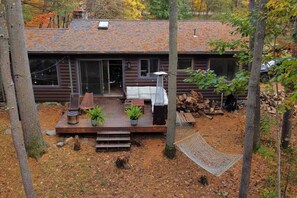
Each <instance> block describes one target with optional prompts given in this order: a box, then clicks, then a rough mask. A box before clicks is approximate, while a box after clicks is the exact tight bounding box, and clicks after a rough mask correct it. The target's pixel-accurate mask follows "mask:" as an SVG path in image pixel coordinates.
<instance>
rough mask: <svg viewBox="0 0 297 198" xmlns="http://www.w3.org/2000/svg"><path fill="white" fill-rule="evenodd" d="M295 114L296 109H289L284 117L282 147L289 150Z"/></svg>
mask: <svg viewBox="0 0 297 198" xmlns="http://www.w3.org/2000/svg"><path fill="white" fill-rule="evenodd" d="M293 113H294V108H292V109H288V110H287V111H286V112H285V113H284V115H283V122H282V140H281V141H282V147H283V148H284V149H287V148H288V147H289V143H290V139H291V135H292V121H291V119H292V117H293Z"/></svg>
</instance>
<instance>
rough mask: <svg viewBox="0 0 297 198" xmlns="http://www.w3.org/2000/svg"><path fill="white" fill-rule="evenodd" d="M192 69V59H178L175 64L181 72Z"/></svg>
mask: <svg viewBox="0 0 297 198" xmlns="http://www.w3.org/2000/svg"><path fill="white" fill-rule="evenodd" d="M188 68H192V59H190V58H179V59H178V62H177V69H178V70H183V69H188Z"/></svg>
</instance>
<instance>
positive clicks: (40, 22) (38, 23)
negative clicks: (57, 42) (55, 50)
mask: <svg viewBox="0 0 297 198" xmlns="http://www.w3.org/2000/svg"><path fill="white" fill-rule="evenodd" d="M55 15H56V13H55V12H49V13H44V14H37V15H34V16H33V18H32V20H31V21H27V22H26V26H27V27H43V28H46V27H48V25H49V23H50V18H51V17H54V16H55Z"/></svg>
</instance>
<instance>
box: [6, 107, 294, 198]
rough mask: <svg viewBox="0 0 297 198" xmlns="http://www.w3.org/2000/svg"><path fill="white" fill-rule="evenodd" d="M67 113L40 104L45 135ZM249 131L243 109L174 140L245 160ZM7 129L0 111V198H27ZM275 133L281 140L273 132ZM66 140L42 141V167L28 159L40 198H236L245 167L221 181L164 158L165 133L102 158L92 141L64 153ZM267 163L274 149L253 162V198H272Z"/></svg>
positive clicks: (290, 190)
mask: <svg viewBox="0 0 297 198" xmlns="http://www.w3.org/2000/svg"><path fill="white" fill-rule="evenodd" d="M63 110H64V107H63V106H49V105H44V104H42V105H39V119H40V123H41V127H42V130H43V131H45V130H51V129H54V127H55V125H56V123H57V121H58V120H59V118H60V116H61V113H62V112H63ZM296 123H297V119H296V118H294V122H293V125H294V129H293V130H294V132H293V134H294V135H295V136H293V139H292V140H293V145H294V146H295V147H296V146H297V140H296V134H297V126H296V125H297V124H296ZM244 127H245V110H244V109H241V110H239V111H238V112H235V113H228V112H226V113H225V115H223V116H215V117H214V118H213V119H212V120H210V119H208V118H206V117H200V118H196V125H195V127H184V128H182V127H178V128H177V131H176V139H177V140H179V139H182V138H184V137H187V136H188V135H191V134H193V133H197V132H198V133H200V134H202V135H203V137H204V138H205V140H206V141H207V142H208V143H209V144H210V145H211V146H212V147H214V148H215V149H217V150H219V151H222V152H225V153H234V154H240V153H242V152H243V138H244ZM7 128H9V117H8V113H7V112H5V111H4V110H0V197H25V194H24V190H23V188H22V184H21V177H20V172H19V167H18V162H17V159H16V154H15V149H14V147H13V143H12V138H11V134H7ZM272 133H273V134H275V132H274V130H272ZM269 134H271V133H269ZM266 136H269V137H268V139H267V141H266V142H269V141H268V140H270V142H271V139H273V138H274V136H273V135H272V136H271V135H267V134H266ZM64 138H66V137H59V136H47V135H44V139H45V141H46V142H47V144H48V153H47V154H45V155H43V156H42V158H41V159H39V160H38V161H36V160H34V159H29V164H30V169H31V174H32V178H33V183H34V188H35V190H36V193H37V196H38V197H193V198H196V197H199V198H202V197H238V192H239V184H240V175H241V166H242V160H240V161H239V162H238V163H237V164H235V165H234V166H233V167H231V168H230V169H229V170H228V171H226V172H225V173H224V174H223V175H221V176H219V177H216V176H213V175H211V174H210V173H208V172H206V171H205V170H204V169H202V168H200V167H199V166H198V165H196V164H195V163H194V162H192V161H191V160H190V159H189V158H188V157H186V156H185V155H184V154H183V153H182V152H181V151H179V150H177V153H176V157H175V158H174V159H173V160H169V159H167V158H166V157H164V156H163V153H162V151H163V149H164V146H165V136H164V134H142V135H134V136H133V139H134V140H135V141H137V142H139V143H141V146H139V147H137V146H132V148H131V150H130V151H129V152H104V153H97V152H96V151H95V148H94V146H95V137H90V136H89V137H83V138H80V140H81V150H80V151H74V150H73V143H72V144H68V145H65V146H64V147H62V148H58V147H57V146H56V145H55V143H56V142H57V141H59V140H61V139H64ZM272 142H273V141H272ZM262 150H263V149H262ZM272 152H273V151H272ZM274 153H275V152H273V153H272V158H274V156H275V155H274ZM123 155H126V156H129V163H130V165H131V168H130V169H118V168H116V166H115V161H116V159H117V157H118V156H123ZM269 157H271V156H270V154H269V149H268V150H267V149H266V150H265V149H264V151H263V152H261V153H256V154H254V155H253V160H252V172H251V179H250V181H251V182H250V190H249V197H269V196H270V197H274V195H275V187H274V186H275V178H276V177H275V176H274V175H275V172H276V168H275V161H273V160H271V159H269ZM283 158H284V157H283ZM283 158H282V160H287V159H283ZM290 170H295V169H294V168H293V169H290ZM291 175H292V176H290V179H289V181H290V182H289V185H288V187H287V196H288V197H296V195H297V178H296V175H297V174H291ZM201 176H206V177H207V180H208V185H206V186H204V185H202V184H201V183H199V182H198V180H199V178H200V177H201ZM284 176H285V173H284ZM283 185H284V183H283Z"/></svg>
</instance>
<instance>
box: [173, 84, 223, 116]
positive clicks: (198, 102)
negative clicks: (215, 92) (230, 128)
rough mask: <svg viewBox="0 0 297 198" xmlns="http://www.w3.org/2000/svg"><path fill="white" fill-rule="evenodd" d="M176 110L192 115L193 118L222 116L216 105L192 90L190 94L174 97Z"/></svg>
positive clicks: (219, 108)
mask: <svg viewBox="0 0 297 198" xmlns="http://www.w3.org/2000/svg"><path fill="white" fill-rule="evenodd" d="M176 110H177V111H179V112H180V111H183V112H186V113H192V114H193V116H194V117H199V116H201V115H223V114H224V113H223V111H222V110H221V107H220V106H219V105H218V104H217V103H215V102H214V101H210V100H209V99H205V98H204V97H203V95H202V94H201V93H200V92H196V91H194V90H192V91H191V92H190V93H184V94H182V95H178V96H176Z"/></svg>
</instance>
